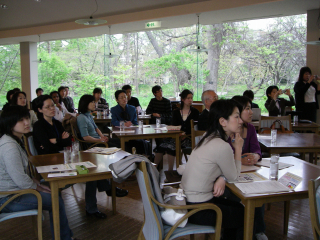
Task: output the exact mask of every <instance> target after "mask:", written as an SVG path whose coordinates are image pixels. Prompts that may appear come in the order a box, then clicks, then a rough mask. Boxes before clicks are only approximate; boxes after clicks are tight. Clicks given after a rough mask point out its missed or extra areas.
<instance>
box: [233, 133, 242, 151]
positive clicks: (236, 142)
mask: <svg viewBox="0 0 320 240" xmlns="http://www.w3.org/2000/svg"><path fill="white" fill-rule="evenodd" d="M230 137H231V144H232V146H233V147H234V149H240V150H242V146H243V142H244V141H243V139H242V137H241V136H240V133H236V134H233V135H231V136H230Z"/></svg>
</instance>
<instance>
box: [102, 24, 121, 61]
mask: <svg viewBox="0 0 320 240" xmlns="http://www.w3.org/2000/svg"><path fill="white" fill-rule="evenodd" d="M108 27H109V51H110V52H109V54H108V55H104V56H105V57H107V58H115V57H118V56H119V55H117V54H112V53H111V50H110V43H111V25H110V26H108Z"/></svg>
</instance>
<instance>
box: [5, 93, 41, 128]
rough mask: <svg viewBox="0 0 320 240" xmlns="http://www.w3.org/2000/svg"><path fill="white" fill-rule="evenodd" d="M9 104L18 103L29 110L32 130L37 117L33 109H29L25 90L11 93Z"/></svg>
mask: <svg viewBox="0 0 320 240" xmlns="http://www.w3.org/2000/svg"><path fill="white" fill-rule="evenodd" d="M11 105H12V106H15V105H19V106H22V107H24V108H25V109H28V110H29V113H30V132H32V130H33V125H34V124H35V123H36V121H38V118H37V115H36V114H35V113H34V111H33V110H30V109H29V108H28V104H27V95H26V93H25V92H16V93H15V94H13V96H12V99H11Z"/></svg>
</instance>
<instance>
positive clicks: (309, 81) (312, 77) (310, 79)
mask: <svg viewBox="0 0 320 240" xmlns="http://www.w3.org/2000/svg"><path fill="white" fill-rule="evenodd" d="M313 79H314V76H313V75H310V77H309V80H308V83H311V82H312V81H313Z"/></svg>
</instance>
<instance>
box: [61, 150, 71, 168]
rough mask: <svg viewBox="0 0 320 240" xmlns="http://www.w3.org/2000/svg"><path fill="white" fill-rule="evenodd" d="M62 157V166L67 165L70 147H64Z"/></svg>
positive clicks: (69, 157)
mask: <svg viewBox="0 0 320 240" xmlns="http://www.w3.org/2000/svg"><path fill="white" fill-rule="evenodd" d="M63 157H64V164H68V163H70V161H71V147H64V148H63Z"/></svg>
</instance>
